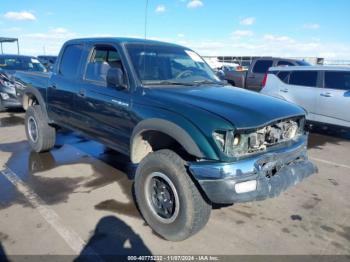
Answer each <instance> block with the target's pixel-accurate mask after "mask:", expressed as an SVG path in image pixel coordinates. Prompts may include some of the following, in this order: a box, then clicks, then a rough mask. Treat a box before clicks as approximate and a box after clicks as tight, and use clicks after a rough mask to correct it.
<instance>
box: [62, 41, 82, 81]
mask: <svg viewBox="0 0 350 262" xmlns="http://www.w3.org/2000/svg"><path fill="white" fill-rule="evenodd" d="M82 53H83V46H82V45H68V46H67V47H66V48H65V50H64V52H63V56H62V60H61V63H60V70H59V72H60V74H61V75H63V76H64V77H66V78H74V77H76V76H77V73H78V69H79V64H80V59H81V55H82Z"/></svg>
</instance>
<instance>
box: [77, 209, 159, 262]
mask: <svg viewBox="0 0 350 262" xmlns="http://www.w3.org/2000/svg"><path fill="white" fill-rule="evenodd" d="M127 255H133V256H135V255H143V256H151V255H152V252H151V251H150V250H149V248H148V247H147V246H146V245H145V243H144V242H143V240H142V238H141V237H140V236H139V235H138V234H136V233H135V232H134V231H133V230H132V228H131V227H130V226H129V225H127V224H126V223H125V222H123V221H122V220H120V219H118V218H117V217H115V216H106V217H103V218H102V219H101V220H100V221H99V222H98V223H97V225H96V228H95V231H94V234H93V235H92V237H91V238H90V240H89V241H88V243H87V244H86V246H85V247H84V249H83V250H82V251H81V253H80V255H79V256H78V257H77V258H76V260H75V261H78V262H80V261H96V260H97V261H99V260H100V259H98V258H102V260H103V261H126V257H125V256H127Z"/></svg>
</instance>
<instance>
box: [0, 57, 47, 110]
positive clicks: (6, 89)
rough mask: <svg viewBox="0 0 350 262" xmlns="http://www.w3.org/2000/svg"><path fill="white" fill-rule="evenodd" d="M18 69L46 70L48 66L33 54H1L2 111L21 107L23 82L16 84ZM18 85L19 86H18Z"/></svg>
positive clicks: (0, 103) (0, 102) (30, 70)
mask: <svg viewBox="0 0 350 262" xmlns="http://www.w3.org/2000/svg"><path fill="white" fill-rule="evenodd" d="M16 71H29V72H46V71H47V70H46V68H45V67H44V66H43V65H42V64H41V63H40V62H39V61H38V59H37V58H35V57H32V56H23V55H0V111H4V110H5V109H7V108H21V107H22V103H21V99H20V98H19V96H20V89H21V86H22V85H21V83H18V85H17V84H16V82H15V80H14V74H15V73H16ZM16 86H17V88H16Z"/></svg>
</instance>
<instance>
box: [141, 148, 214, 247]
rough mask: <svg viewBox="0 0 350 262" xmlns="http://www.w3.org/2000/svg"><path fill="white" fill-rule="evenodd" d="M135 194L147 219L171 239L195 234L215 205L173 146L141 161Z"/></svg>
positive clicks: (155, 228)
mask: <svg viewBox="0 0 350 262" xmlns="http://www.w3.org/2000/svg"><path fill="white" fill-rule="evenodd" d="M135 195H136V200H137V204H138V206H139V209H140V211H141V213H142V215H143V217H144V219H145V220H146V222H147V223H148V224H149V225H150V227H151V228H152V229H153V230H154V231H155V232H156V233H158V234H159V235H161V236H162V237H163V238H165V239H167V240H171V241H180V240H184V239H186V238H188V237H190V236H192V235H194V234H195V233H197V232H198V231H199V230H200V229H202V228H203V227H204V226H205V225H206V223H207V222H208V219H209V216H210V212H211V205H210V204H208V203H207V202H206V201H205V200H204V199H203V197H202V195H201V194H200V192H199V191H198V188H197V187H196V185H195V184H194V183H193V181H192V180H191V178H190V176H189V174H187V171H186V168H185V162H184V161H183V160H182V159H181V158H180V157H179V156H178V155H177V154H176V153H174V152H173V151H170V150H160V151H157V152H154V153H151V154H149V155H148V156H146V157H145V158H144V159H143V160H142V161H141V163H140V164H139V166H138V168H137V171H136V176H135Z"/></svg>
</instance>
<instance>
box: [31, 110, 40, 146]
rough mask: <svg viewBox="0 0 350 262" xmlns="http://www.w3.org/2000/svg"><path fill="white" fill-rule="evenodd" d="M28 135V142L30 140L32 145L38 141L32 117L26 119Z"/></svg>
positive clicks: (37, 133)
mask: <svg viewBox="0 0 350 262" xmlns="http://www.w3.org/2000/svg"><path fill="white" fill-rule="evenodd" d="M28 134H29V137H30V140H32V141H33V142H34V143H36V142H37V141H38V137H39V131H38V125H37V123H36V120H35V119H34V117H32V116H31V117H29V118H28Z"/></svg>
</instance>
